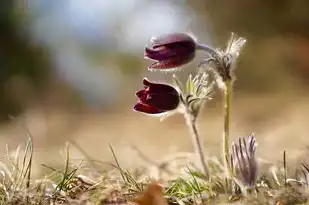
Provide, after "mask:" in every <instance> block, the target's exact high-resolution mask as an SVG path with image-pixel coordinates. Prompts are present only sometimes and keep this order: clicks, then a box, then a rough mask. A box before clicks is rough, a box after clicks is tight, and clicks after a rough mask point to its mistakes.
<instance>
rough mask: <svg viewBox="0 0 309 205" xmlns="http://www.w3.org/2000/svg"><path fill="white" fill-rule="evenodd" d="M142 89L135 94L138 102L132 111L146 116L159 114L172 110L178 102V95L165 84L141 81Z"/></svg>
mask: <svg viewBox="0 0 309 205" xmlns="http://www.w3.org/2000/svg"><path fill="white" fill-rule="evenodd" d="M143 84H144V89H143V90H140V91H138V92H136V94H135V95H136V96H137V97H138V102H137V104H136V105H135V106H134V110H135V111H138V112H143V113H147V114H159V113H164V112H167V111H171V110H174V109H176V108H177V107H178V105H179V102H180V96H179V93H178V92H177V90H176V89H175V88H173V87H172V86H169V85H165V84H159V83H152V82H149V81H148V80H147V79H144V80H143Z"/></svg>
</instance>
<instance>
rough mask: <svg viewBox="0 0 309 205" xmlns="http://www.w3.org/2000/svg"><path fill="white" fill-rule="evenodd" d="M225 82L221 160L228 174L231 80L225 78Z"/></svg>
mask: <svg viewBox="0 0 309 205" xmlns="http://www.w3.org/2000/svg"><path fill="white" fill-rule="evenodd" d="M224 83H225V90H224V131H223V142H222V143H223V146H222V153H223V161H224V167H225V171H226V172H227V173H228V174H230V166H229V165H230V163H229V135H230V107H231V94H232V82H231V80H227V81H225V82H224Z"/></svg>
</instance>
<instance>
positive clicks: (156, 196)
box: [133, 182, 168, 205]
mask: <svg viewBox="0 0 309 205" xmlns="http://www.w3.org/2000/svg"><path fill="white" fill-rule="evenodd" d="M133 202H135V203H137V204H138V205H168V203H167V201H166V199H165V198H164V187H163V186H162V185H161V184H159V183H158V182H152V183H150V184H148V187H147V190H146V191H145V192H144V193H143V194H142V195H140V196H138V197H136V198H135V199H134V200H133Z"/></svg>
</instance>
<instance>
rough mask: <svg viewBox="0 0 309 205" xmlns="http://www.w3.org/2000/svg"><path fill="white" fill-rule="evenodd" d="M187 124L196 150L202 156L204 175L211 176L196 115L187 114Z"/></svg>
mask: <svg viewBox="0 0 309 205" xmlns="http://www.w3.org/2000/svg"><path fill="white" fill-rule="evenodd" d="M185 118H186V122H187V125H188V127H189V129H190V133H191V137H192V143H193V145H194V151H195V152H196V154H197V155H198V156H199V158H200V163H201V165H202V168H203V172H204V175H205V176H206V178H207V179H208V178H209V171H208V168H207V165H206V161H205V155H204V147H203V140H202V139H201V137H200V135H199V133H198V130H197V125H196V117H194V116H192V115H191V114H190V113H186V114H185Z"/></svg>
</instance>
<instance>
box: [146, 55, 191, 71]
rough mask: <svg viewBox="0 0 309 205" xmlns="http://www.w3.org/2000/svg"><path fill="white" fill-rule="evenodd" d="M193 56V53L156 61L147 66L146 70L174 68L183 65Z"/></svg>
mask: <svg viewBox="0 0 309 205" xmlns="http://www.w3.org/2000/svg"><path fill="white" fill-rule="evenodd" d="M193 58H194V55H191V56H184V57H181V56H177V57H174V58H170V59H168V60H164V61H158V62H155V63H153V64H151V65H149V66H148V70H161V69H162V70H168V69H175V68H176V67H180V66H183V65H185V64H187V63H188V62H190V61H191V60H192V59H193Z"/></svg>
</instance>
